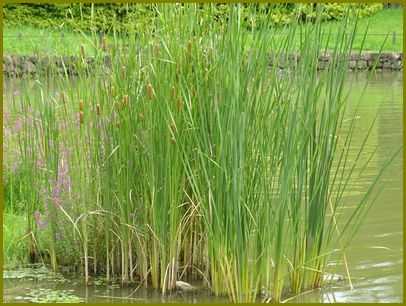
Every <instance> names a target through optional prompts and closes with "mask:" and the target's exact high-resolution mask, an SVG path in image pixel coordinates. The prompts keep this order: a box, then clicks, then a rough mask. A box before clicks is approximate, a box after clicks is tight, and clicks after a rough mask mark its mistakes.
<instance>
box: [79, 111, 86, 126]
mask: <svg viewBox="0 0 406 306" xmlns="http://www.w3.org/2000/svg"><path fill="white" fill-rule="evenodd" d="M79 122H80V125H82V124H83V123H84V122H85V120H84V114H83V112H82V111H80V112H79Z"/></svg>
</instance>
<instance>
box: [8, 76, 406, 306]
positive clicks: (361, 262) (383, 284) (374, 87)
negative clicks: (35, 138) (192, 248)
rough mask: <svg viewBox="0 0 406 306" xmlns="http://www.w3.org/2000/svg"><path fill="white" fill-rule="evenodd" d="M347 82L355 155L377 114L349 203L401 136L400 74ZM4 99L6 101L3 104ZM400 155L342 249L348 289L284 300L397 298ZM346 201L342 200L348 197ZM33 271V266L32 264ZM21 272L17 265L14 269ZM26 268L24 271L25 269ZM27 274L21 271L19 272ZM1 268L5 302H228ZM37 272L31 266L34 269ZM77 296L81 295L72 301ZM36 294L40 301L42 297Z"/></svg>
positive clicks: (335, 287)
mask: <svg viewBox="0 0 406 306" xmlns="http://www.w3.org/2000/svg"><path fill="white" fill-rule="evenodd" d="M4 86H5V87H4V98H5V99H6V101H7V99H8V97H10V95H12V94H13V93H15V92H16V91H18V81H11V80H5V82H4ZM347 86H348V87H351V92H350V97H349V102H350V108H352V110H351V111H354V106H355V105H356V104H357V103H358V102H360V104H359V109H358V116H359V117H358V119H357V120H358V123H357V129H356V132H355V135H354V141H353V144H352V147H351V152H350V153H351V155H352V156H353V158H355V155H356V154H357V153H358V150H359V147H360V146H361V143H362V141H363V137H364V135H365V133H366V132H367V131H368V128H369V125H370V124H371V122H372V121H373V120H374V119H375V116H377V117H376V122H375V125H374V127H373V129H372V132H371V136H370V138H369V140H368V142H367V144H366V146H365V148H364V150H363V152H362V153H361V154H363V155H364V156H362V160H367V159H368V158H369V157H370V156H371V154H372V153H373V152H374V155H373V157H372V159H371V160H370V162H369V164H368V166H367V168H366V169H365V170H364V172H363V173H362V175H361V176H359V177H358V176H357V175H355V176H354V179H353V181H352V182H351V184H350V190H349V193H348V195H347V196H346V198H345V201H346V205H348V206H351V204H352V203H354V204H355V203H356V202H357V201H359V199H360V198H361V196H362V194H363V193H365V191H366V190H367V189H368V186H369V185H370V183H371V181H372V180H373V179H374V177H375V176H376V175H377V173H378V171H379V169H380V168H381V167H382V165H384V163H385V162H386V161H387V159H388V158H389V157H390V155H391V154H392V153H393V152H395V151H396V149H397V148H399V146H400V145H401V144H402V142H403V138H402V135H403V128H402V126H403V124H402V112H403V104H402V96H403V83H402V74H401V73H394V72H390V73H386V72H385V73H383V72H380V73H376V74H372V75H369V74H367V73H358V74H355V73H351V74H350V75H349V78H348V81H347ZM365 86H366V87H365ZM5 104H6V103H5ZM402 156H403V154H398V155H397V156H396V158H395V159H394V161H393V162H392V164H391V165H390V166H389V167H388V168H387V169H386V171H385V173H384V174H383V176H382V179H381V181H380V183H379V188H381V193H380V194H379V196H378V198H377V200H376V202H375V204H374V206H373V207H372V209H371V210H370V212H369V214H368V215H367V218H366V220H365V222H364V223H363V225H362V226H361V228H360V230H359V232H358V234H357V235H356V237H354V240H353V243H352V245H351V247H350V248H349V250H348V251H347V253H346V254H347V260H348V263H349V267H350V273H351V279H352V284H353V289H352V290H351V289H350V286H349V282H348V281H347V280H341V281H336V282H332V283H331V284H330V285H329V286H326V287H325V288H323V289H319V290H314V291H312V292H307V293H304V294H302V295H300V296H298V297H296V298H294V299H291V300H289V302H294V303H300V302H353V303H356V302H401V301H402V296H403V272H402V271H403V205H402V199H403V198H402V197H403V187H402V186H403V178H402V173H403V172H402V169H403V159H402ZM347 203H348V204H347ZM330 265H331V267H332V268H333V267H336V271H335V272H334V273H337V274H339V275H345V269H344V265H343V260H342V258H337V259H336V260H332V261H331V262H330ZM34 270H35V269H34ZM20 272H21V271H20ZM23 272H24V271H23ZM24 273H25V272H24ZM24 273H16V274H14V275H13V274H10V273H8V274H7V275H6V274H5V275H4V292H3V293H4V300H5V302H24V301H26V302H29V301H45V300H46V299H47V298H48V299H54V300H55V299H58V298H61V299H65V301H69V299H71V301H85V302H92V303H95V302H114V303H144V302H146V303H149V302H154V303H157V302H179V303H207V302H211V303H216V302H226V301H227V300H226V299H224V298H215V297H213V296H211V295H210V293H209V292H208V291H207V290H205V289H202V290H198V291H196V292H193V293H180V292H177V293H173V294H172V295H170V296H166V297H162V296H161V295H160V293H159V292H158V291H154V290H150V289H144V288H140V289H138V290H135V289H136V288H135V287H127V288H120V286H119V285H118V284H106V283H104V282H103V281H102V280H101V279H100V280H96V281H94V283H93V284H92V285H90V286H87V287H86V286H84V285H83V284H82V282H81V278H80V277H72V276H66V277H61V276H57V277H56V278H54V277H51V278H49V277H37V276H35V275H34V276H33V275H31V274H30V273H25V274H24ZM35 273H36V272H35ZM77 298H79V300H75V299H77ZM41 299H42V300H41Z"/></svg>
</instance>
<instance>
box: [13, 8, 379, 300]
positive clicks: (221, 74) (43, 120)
mask: <svg viewBox="0 0 406 306" xmlns="http://www.w3.org/2000/svg"><path fill="white" fill-rule="evenodd" d="M156 10H157V13H159V15H160V16H161V17H162V18H156V19H154V20H155V21H154V22H156V24H155V25H154V29H155V31H154V32H153V33H152V32H151V33H149V32H145V33H140V34H139V36H137V38H136V39H135V38H131V37H130V36H129V37H127V41H126V46H125V47H124V46H122V45H120V41H121V40H118V39H116V40H114V41H113V42H111V43H109V48H108V51H109V52H111V59H112V65H111V66H112V67H111V70H110V71H107V72H106V70H105V69H104V68H99V69H96V71H94V72H93V73H94V75H92V76H89V75H87V73H85V72H84V73H83V75H79V77H78V78H77V79H75V80H74V81H72V80H70V79H69V77H68V76H66V77H65V79H60V80H59V82H60V85H61V86H63V88H64V93H63V94H62V95H61V98H60V99H54V97H53V96H52V93H51V92H47V91H45V92H43V91H44V90H45V89H43V88H42V87H41V86H40V85H38V94H35V95H28V94H27V95H25V96H24V97H23V98H22V99H21V100H18V101H14V104H15V105H14V107H15V109H16V110H18V111H20V112H23V113H28V112H27V109H28V108H32V109H36V110H38V111H39V114H37V115H35V116H36V117H35V120H33V121H32V126H31V127H30V128H27V129H26V130H25V131H24V133H21V134H20V135H19V136H18V137H19V143H20V144H21V145H20V147H19V150H20V151H19V154H20V159H21V164H22V165H23V166H24V167H25V169H26V173H27V174H26V177H25V178H26V179H30V181H29V182H28V181H27V182H26V183H27V185H32V179H34V178H35V181H36V183H35V184H34V186H32V188H30V189H29V190H27V191H26V193H25V196H26V202H25V203H26V207H25V211H26V214H27V217H28V220H29V228H30V229H31V230H32V232H33V233H34V234H35V235H44V233H47V234H48V235H50V237H52V239H51V240H50V246H49V248H48V249H49V250H50V251H49V252H50V258H51V262H52V265H53V267H54V269H57V268H58V265H60V264H70V265H76V266H77V267H78V269H81V270H82V272H83V274H84V277H85V279H86V281H88V280H89V279H90V278H91V277H92V276H93V275H96V274H97V275H100V274H102V275H105V276H106V278H107V279H112V278H117V277H118V278H120V279H121V280H122V282H123V283H134V282H139V283H141V284H142V285H143V286H146V287H149V286H152V287H153V288H159V289H160V290H161V291H162V293H163V294H165V293H167V292H169V291H171V290H174V289H175V288H176V281H178V280H191V279H200V280H203V281H205V282H206V283H207V285H208V286H209V287H210V289H211V290H212V292H213V293H214V294H216V295H227V296H228V297H229V298H230V300H232V301H234V302H244V301H245V302H253V301H257V300H258V299H259V298H260V297H262V299H263V300H266V301H273V302H280V301H281V299H282V298H283V297H284V296H286V295H291V294H298V293H300V292H303V291H305V290H308V289H311V288H316V287H320V286H323V274H324V272H325V270H326V266H327V263H328V260H329V256H330V255H331V254H333V253H334V252H344V251H345V246H346V245H348V242H349V239H348V238H349V237H351V236H352V230H353V229H354V228H355V227H356V226H357V224H358V222H359V221H360V220H361V219H362V217H363V214H364V213H365V212H366V211H367V208H368V207H369V204H370V202H369V201H367V200H368V196H369V195H370V194H371V192H368V193H367V194H366V195H365V198H364V199H363V200H362V202H361V203H359V204H358V205H357V207H356V208H355V209H354V210H353V212H352V213H351V214H350V216H348V217H347V219H344V220H341V219H340V218H339V216H338V215H337V214H336V212H337V210H338V209H339V208H340V207H342V206H344V205H346V203H345V201H344V200H343V195H344V192H345V190H346V186H347V185H348V182H349V179H350V177H351V174H352V171H353V169H354V168H353V167H354V165H356V164H357V162H358V159H356V160H352V161H350V160H349V158H348V148H349V146H350V144H351V135H352V131H353V129H354V126H353V124H352V125H351V127H350V129H349V130H348V131H347V132H343V131H342V130H341V127H342V125H343V119H344V116H345V108H346V101H345V95H344V89H343V82H344V79H345V75H346V65H345V64H344V63H343V62H342V58H346V56H347V55H348V54H349V53H350V51H351V44H352V40H353V37H354V31H355V27H351V26H349V22H348V21H349V20H348V19H346V20H344V21H343V26H342V27H341V28H340V29H341V32H340V33H338V35H337V36H336V37H335V39H336V44H335V46H336V47H335V49H334V50H330V51H331V52H332V54H333V63H335V64H336V65H332V66H331V67H330V68H329V69H328V70H326V71H325V72H324V73H318V72H317V69H316V66H317V65H316V61H317V58H318V56H319V55H320V54H321V53H322V52H324V50H325V46H326V43H325V40H324V39H322V37H325V36H324V35H322V34H323V33H322V32H321V27H320V23H319V21H317V20H316V21H315V24H314V26H313V27H311V28H310V27H302V26H301V25H300V24H299V23H298V24H296V25H291V26H290V27H289V28H288V29H286V36H285V39H284V40H283V42H282V43H278V44H276V43H275V40H274V39H273V37H274V36H273V29H272V27H270V26H266V22H265V21H264V28H263V29H262V30H260V29H256V30H252V31H247V30H246V29H244V28H243V26H242V18H243V16H241V11H240V6H239V5H233V9H232V10H231V13H230V15H229V16H228V19H227V23H225V24H224V25H222V26H220V25H218V24H216V23H212V22H211V19H212V18H211V17H209V16H205V15H202V14H201V13H200V11H199V9H198V6H197V5H185V6H173V5H162V6H157V7H156ZM253 13H254V9H253ZM268 23H269V24H268V25H270V23H271V21H270V20H269V21H268ZM185 25H187V27H186V26H185ZM348 33H350V35H348ZM295 35H300V37H301V39H300V46H299V54H300V58H301V59H302V60H301V61H300V63H298V64H297V66H296V67H295V69H294V70H293V69H286V70H284V71H280V70H279V68H278V67H277V66H278V65H273V66H272V67H270V66H269V52H270V51H272V54H274V55H276V58H283V57H284V56H285V55H286V54H290V53H293V52H294V50H295V49H294V48H295V47H296V46H294V44H293V37H294V36H295ZM278 41H279V42H280V40H278ZM323 42H324V43H323ZM103 44H105V43H103ZM96 45H97V44H96ZM105 52H107V47H105V46H103V47H102V48H101V50H100V51H99V53H98V54H96V59H95V60H96V62H97V61H98V60H99V61H100V63H102V61H103V58H104V55H105ZM80 53H81V55H82V57H84V50H83V48H81V49H80ZM101 66H102V64H100V67H101ZM123 67H125V69H123ZM75 101H76V102H75ZM77 101H79V110H78V105H77ZM84 101H86V103H84ZM151 101H153V103H151ZM117 105H118V107H117ZM85 112H86V116H85ZM78 114H79V126H78V125H77V119H75V118H77V117H76V116H77V115H78ZM85 119H86V120H85ZM62 127H63V128H62ZM29 148H31V149H29ZM361 150H362V148H361ZM38 160H40V161H41V163H42V164H43V166H42V167H37V166H36V161H38ZM372 187H373V184H372V186H371V190H372ZM38 212H40V213H41V215H43V216H45V218H46V220H47V226H46V227H44V226H42V225H41V226H40V224H38V222H37V223H36V222H35V218H34V216H35V215H36V214H37V215H38ZM338 219H340V220H339V221H338V222H336V220H338ZM338 226H340V229H339V231H337V227H338ZM338 233H339V234H338ZM350 233H351V234H350ZM61 237H63V238H61ZM32 248H34V246H32ZM66 249H69V250H73V252H66Z"/></svg>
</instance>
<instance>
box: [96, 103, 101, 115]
mask: <svg viewBox="0 0 406 306" xmlns="http://www.w3.org/2000/svg"><path fill="white" fill-rule="evenodd" d="M96 114H97V116H100V104H96Z"/></svg>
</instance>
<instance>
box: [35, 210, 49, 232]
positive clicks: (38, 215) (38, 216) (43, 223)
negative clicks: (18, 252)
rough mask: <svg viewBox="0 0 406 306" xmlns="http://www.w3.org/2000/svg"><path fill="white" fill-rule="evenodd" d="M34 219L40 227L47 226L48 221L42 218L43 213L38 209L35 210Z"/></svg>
mask: <svg viewBox="0 0 406 306" xmlns="http://www.w3.org/2000/svg"><path fill="white" fill-rule="evenodd" d="M34 219H35V223H36V224H37V226H38V228H39V229H44V228H45V227H47V225H48V222H47V221H44V220H42V219H41V213H40V212H39V211H38V210H36V211H35V212H34Z"/></svg>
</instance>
